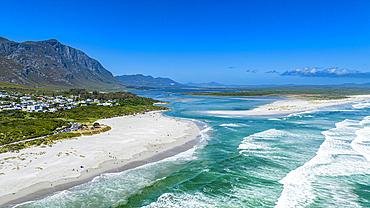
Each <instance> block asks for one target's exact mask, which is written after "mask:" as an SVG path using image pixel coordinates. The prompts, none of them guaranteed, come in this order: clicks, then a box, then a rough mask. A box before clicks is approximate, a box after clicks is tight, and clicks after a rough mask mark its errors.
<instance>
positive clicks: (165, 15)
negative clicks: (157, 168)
mask: <svg viewBox="0 0 370 208" xmlns="http://www.w3.org/2000/svg"><path fill="white" fill-rule="evenodd" d="M0 36H3V37H5V38H8V39H10V40H13V41H16V42H23V41H27V40H33V41H40V40H46V39H52V38H54V39H57V40H59V41H60V42H61V43H63V44H65V45H69V46H72V47H74V48H77V49H79V50H82V51H84V52H85V53H87V55H89V56H90V57H92V58H95V59H97V60H98V61H99V62H100V63H101V64H102V65H103V66H104V67H105V68H106V69H108V70H109V71H111V72H112V73H113V74H114V75H123V74H138V73H141V74H145V75H152V76H154V77H157V76H161V77H170V78H172V79H174V80H175V81H178V82H181V83H185V82H211V81H216V82H219V83H224V84H331V83H343V82H357V83H365V82H370V80H369V79H361V78H356V79H354V78H352V79H349V78H346V79H345V78H325V77H298V76H280V75H279V74H277V73H266V72H267V71H271V70H276V71H277V72H280V73H283V72H285V71H291V70H295V69H297V68H303V67H310V68H312V67H322V69H325V68H331V67H338V69H343V68H346V69H348V70H356V71H362V72H368V71H370V63H369V62H370V1H367V0H362V1H357V0H352V1H351V0H348V1H341V0H335V1H334V0H333V1H331V0H318V1H316V0H310V1H307V0H304V1H299V0H295V1H287V0H284V1H279V0H266V1H263V0H261V1H255V0H254V1H247V0H245V1H226V0H225V1H217V0H215V1H207V0H198V1H192V0H184V1H178V0H176V1H174V0H161V1H160V0H158V1H156V0H132V1H125V0H118V1H113V0H111V1H91V0H89V1H69V0H64V1H55V0H53V1H50V0H48V1H37V0H33V1H26V0H1V1H0ZM248 71H249V72H248ZM253 71H254V72H255V73H252V72H253Z"/></svg>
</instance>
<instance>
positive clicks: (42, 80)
mask: <svg viewBox="0 0 370 208" xmlns="http://www.w3.org/2000/svg"><path fill="white" fill-rule="evenodd" d="M0 81H5V82H11V83H16V84H23V85H29V86H38V87H51V88H55V87H69V88H71V87H82V88H102V87H103V88H107V87H108V88H114V87H122V86H123V85H122V83H120V82H119V81H118V80H117V79H116V78H115V77H114V76H113V75H112V73H111V72H109V71H108V70H107V69H105V68H104V67H103V66H102V65H101V64H100V63H99V62H98V61H97V60H95V59H92V58H90V57H89V56H87V55H86V54H85V53H84V52H82V51H80V50H77V49H74V48H72V47H69V46H66V45H63V44H61V43H60V42H59V41H57V40H55V39H50V40H46V41H37V42H35V41H26V42H23V43H17V42H14V41H9V40H8V39H5V38H2V37H0Z"/></svg>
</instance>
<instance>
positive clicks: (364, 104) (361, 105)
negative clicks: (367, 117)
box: [352, 100, 370, 109]
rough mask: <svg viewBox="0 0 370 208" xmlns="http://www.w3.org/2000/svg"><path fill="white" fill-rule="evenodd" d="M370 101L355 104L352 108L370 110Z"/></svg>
mask: <svg viewBox="0 0 370 208" xmlns="http://www.w3.org/2000/svg"><path fill="white" fill-rule="evenodd" d="M369 101H370V100H364V101H361V102H359V103H356V104H353V105H352V107H354V108H356V109H364V108H370V102H369Z"/></svg>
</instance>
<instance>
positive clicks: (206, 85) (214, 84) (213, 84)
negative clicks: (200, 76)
mask: <svg viewBox="0 0 370 208" xmlns="http://www.w3.org/2000/svg"><path fill="white" fill-rule="evenodd" d="M185 85H188V86H193V87H201V88H226V87H227V86H226V85H224V84H220V83H217V82H209V83H193V82H188V83H185Z"/></svg>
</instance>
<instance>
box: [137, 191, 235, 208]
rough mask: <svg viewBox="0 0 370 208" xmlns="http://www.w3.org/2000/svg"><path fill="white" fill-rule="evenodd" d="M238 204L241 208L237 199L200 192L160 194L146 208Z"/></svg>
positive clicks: (211, 206)
mask: <svg viewBox="0 0 370 208" xmlns="http://www.w3.org/2000/svg"><path fill="white" fill-rule="evenodd" d="M238 204H239V205H240V206H241V205H242V203H241V202H240V201H239V200H238V199H234V200H233V199H230V198H229V197H226V196H221V195H217V196H213V195H206V194H204V193H201V192H195V193H191V194H189V193H165V194H162V195H161V196H160V197H159V198H158V199H157V201H156V202H153V203H151V204H149V205H147V206H144V207H146V208H155V207H179V208H180V207H181V208H182V207H189V208H190V207H192V208H193V207H194V208H197V207H199V208H200V207H202V208H203V207H209V208H213V207H215V205H217V206H218V207H238Z"/></svg>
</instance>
